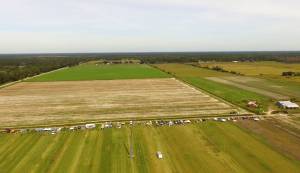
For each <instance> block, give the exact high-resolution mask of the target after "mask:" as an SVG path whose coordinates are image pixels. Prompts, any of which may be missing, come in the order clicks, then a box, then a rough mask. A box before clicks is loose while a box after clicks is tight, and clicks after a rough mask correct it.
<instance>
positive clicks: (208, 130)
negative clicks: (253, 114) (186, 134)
mask: <svg viewBox="0 0 300 173" xmlns="http://www.w3.org/2000/svg"><path fill="white" fill-rule="evenodd" d="M199 128H201V130H202V131H204V132H205V134H206V135H207V137H208V138H209V139H210V141H211V143H213V144H214V145H215V146H216V147H217V148H218V150H220V151H222V152H225V153H227V154H228V155H230V156H231V157H232V158H233V159H234V160H235V161H236V162H238V163H239V165H241V166H242V167H243V168H244V170H245V171H246V172H278V173H280V172H286V171H287V170H288V172H298V171H299V170H300V165H299V162H298V161H294V160H291V159H289V158H287V157H285V156H283V155H282V154H279V153H278V152H277V151H274V150H273V149H272V148H271V147H270V146H268V145H266V144H265V143H264V142H262V141H260V140H259V139H258V138H255V137H254V136H252V135H251V134H249V133H247V132H245V131H244V130H242V129H240V128H239V127H237V126H235V125H233V124H231V123H224V124H220V123H207V124H205V125H204V126H199Z"/></svg>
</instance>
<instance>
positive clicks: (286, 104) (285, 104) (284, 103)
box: [277, 101, 299, 109]
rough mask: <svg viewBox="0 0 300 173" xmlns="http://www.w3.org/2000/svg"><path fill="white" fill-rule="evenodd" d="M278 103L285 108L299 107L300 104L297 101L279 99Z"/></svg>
mask: <svg viewBox="0 0 300 173" xmlns="http://www.w3.org/2000/svg"><path fill="white" fill-rule="evenodd" d="M277 105H278V106H279V107H281V108H284V109H297V108H299V105H298V104H296V103H293V102H291V101H279V102H277Z"/></svg>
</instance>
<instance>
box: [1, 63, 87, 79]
mask: <svg viewBox="0 0 300 173" xmlns="http://www.w3.org/2000/svg"><path fill="white" fill-rule="evenodd" d="M89 59H90V58H70V57H68V58H62V57H56V58H46V57H43V58H39V57H34V58H1V59H0V84H4V83H8V82H12V81H17V80H20V79H24V78H27V77H31V76H35V75H38V74H40V73H44V72H48V71H52V70H55V69H59V68H62V67H66V66H74V65H78V64H79V63H81V62H84V61H89Z"/></svg>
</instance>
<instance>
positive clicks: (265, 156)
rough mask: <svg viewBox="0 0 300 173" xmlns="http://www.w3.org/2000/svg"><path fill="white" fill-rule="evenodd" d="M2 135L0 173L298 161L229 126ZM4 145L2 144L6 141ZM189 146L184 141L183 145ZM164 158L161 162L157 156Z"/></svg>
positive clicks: (288, 166)
mask: <svg viewBox="0 0 300 173" xmlns="http://www.w3.org/2000/svg"><path fill="white" fill-rule="evenodd" d="M130 134H131V133H130V129H129V127H124V128H122V129H115V128H113V129H104V130H85V131H74V132H61V133H59V134H56V135H50V134H47V133H29V134H13V135H11V134H10V135H4V134H0V139H1V140H0V151H1V155H0V170H1V171H2V172H17V173H18V172H22V173H24V172H38V173H42V172H106V173H109V172H118V173H119V172H164V173H168V172H207V173H209V172H230V173H232V172H239V173H240V172H249V173H251V172H260V173H264V172H274V173H276V172H278V173H282V172H289V173H297V172H299V170H300V164H299V160H298V161H297V160H294V159H292V158H289V157H286V156H284V155H282V153H280V152H278V151H276V150H275V149H273V147H271V146H269V145H268V144H266V143H265V142H264V141H263V140H261V139H260V138H257V137H256V136H253V135H251V134H249V133H247V132H245V131H244V130H242V129H240V128H239V127H237V126H236V125H234V124H232V123H220V122H205V123H201V124H191V125H185V126H172V127H144V126H142V125H136V126H135V127H132V137H133V138H132V141H133V153H134V158H133V159H130V158H129V148H130V145H131V144H130V142H129V141H131V138H130V136H131V135H130ZM4 141H5V142H4ZM187 141H188V142H187ZM157 151H161V152H162V153H163V159H158V158H157V157H156V152H157Z"/></svg>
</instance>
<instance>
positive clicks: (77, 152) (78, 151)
mask: <svg viewBox="0 0 300 173" xmlns="http://www.w3.org/2000/svg"><path fill="white" fill-rule="evenodd" d="M83 133H84V136H83V137H81V138H80V141H79V144H78V147H77V148H76V149H75V150H72V151H73V152H74V153H73V154H74V157H73V158H72V159H73V161H72V162H71V163H70V166H69V169H68V171H67V172H77V171H78V169H77V168H79V167H80V163H79V162H81V159H82V158H83V157H81V155H82V154H83V150H84V146H85V144H86V142H87V138H88V136H89V134H90V133H91V131H89V130H87V131H85V132H83ZM87 147H90V146H87ZM89 157H91V156H87V158H89ZM78 166H79V167H78ZM64 171H65V170H64ZM84 172H86V170H85V171H84Z"/></svg>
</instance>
